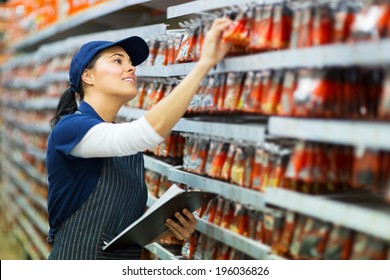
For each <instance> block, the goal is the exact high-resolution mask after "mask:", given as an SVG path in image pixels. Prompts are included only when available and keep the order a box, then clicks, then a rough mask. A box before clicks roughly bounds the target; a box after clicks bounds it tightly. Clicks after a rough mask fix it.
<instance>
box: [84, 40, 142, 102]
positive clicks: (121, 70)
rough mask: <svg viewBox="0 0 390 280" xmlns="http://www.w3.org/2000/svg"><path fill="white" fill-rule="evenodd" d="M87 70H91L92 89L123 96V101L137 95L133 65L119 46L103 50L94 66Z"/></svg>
mask: <svg viewBox="0 0 390 280" xmlns="http://www.w3.org/2000/svg"><path fill="white" fill-rule="evenodd" d="M88 71H91V78H92V81H93V87H94V90H98V91H99V92H103V93H105V94H109V95H113V96H116V97H123V98H124V100H125V101H128V100H131V99H132V98H134V97H135V96H136V95H137V86H136V85H137V77H136V76H135V67H134V66H133V65H132V62H131V58H130V57H129V55H128V54H127V53H126V52H125V51H124V50H123V49H122V48H121V47H119V46H114V47H111V48H108V49H105V50H103V51H102V52H101V55H100V57H99V58H98V60H97V61H96V64H95V66H94V67H93V68H92V69H90V70H88Z"/></svg>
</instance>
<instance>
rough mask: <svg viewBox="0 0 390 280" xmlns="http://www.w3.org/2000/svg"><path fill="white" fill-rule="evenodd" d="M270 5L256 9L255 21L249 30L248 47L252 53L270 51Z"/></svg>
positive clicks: (271, 8)
mask: <svg viewBox="0 0 390 280" xmlns="http://www.w3.org/2000/svg"><path fill="white" fill-rule="evenodd" d="M272 10H273V6H272V5H264V6H259V7H256V9H255V20H254V22H253V25H252V30H251V40H250V44H249V47H250V48H251V49H253V50H254V51H264V50H269V49H271V38H272V23H273V21H272Z"/></svg>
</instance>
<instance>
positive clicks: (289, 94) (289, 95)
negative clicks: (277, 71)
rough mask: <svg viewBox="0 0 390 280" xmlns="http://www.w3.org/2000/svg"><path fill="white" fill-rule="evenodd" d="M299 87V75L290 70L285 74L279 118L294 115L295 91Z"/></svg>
mask: <svg viewBox="0 0 390 280" xmlns="http://www.w3.org/2000/svg"><path fill="white" fill-rule="evenodd" d="M296 87H297V74H296V72H295V71H292V70H288V71H286V72H285V74H284V79H283V86H282V93H281V96H280V106H279V107H278V110H277V115H279V116H293V115H294V91H295V90H296Z"/></svg>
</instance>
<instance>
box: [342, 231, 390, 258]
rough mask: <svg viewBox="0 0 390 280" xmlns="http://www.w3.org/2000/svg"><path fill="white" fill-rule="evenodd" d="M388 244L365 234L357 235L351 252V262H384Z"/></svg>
mask: <svg viewBox="0 0 390 280" xmlns="http://www.w3.org/2000/svg"><path fill="white" fill-rule="evenodd" d="M386 252H387V248H386V242H385V241H384V240H381V239H379V238H376V237H373V236H369V235H367V234H364V233H357V234H356V236H355V238H354V242H353V246H352V251H351V257H350V259H351V260H384V259H385V257H386Z"/></svg>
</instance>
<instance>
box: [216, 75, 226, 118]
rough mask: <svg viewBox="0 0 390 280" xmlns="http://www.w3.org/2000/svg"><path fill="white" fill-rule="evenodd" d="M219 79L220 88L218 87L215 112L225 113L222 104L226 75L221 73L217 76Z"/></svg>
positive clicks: (224, 95) (224, 94)
mask: <svg viewBox="0 0 390 280" xmlns="http://www.w3.org/2000/svg"><path fill="white" fill-rule="evenodd" d="M219 77H220V79H221V87H220V89H219V93H218V102H217V111H218V112H224V111H225V109H224V102H225V97H226V88H227V85H226V80H227V74H226V73H222V74H220V75H219Z"/></svg>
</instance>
